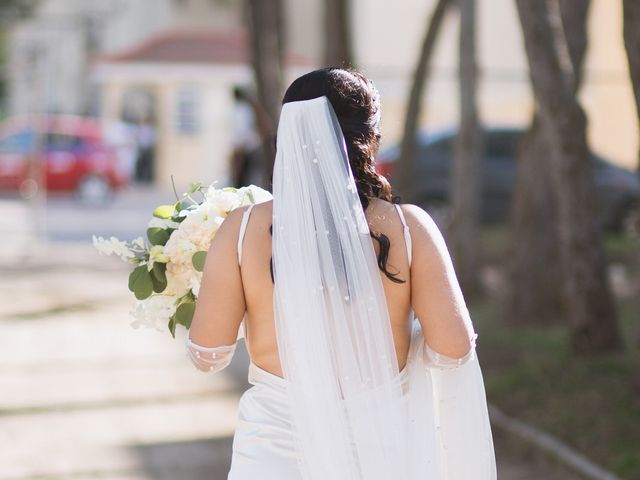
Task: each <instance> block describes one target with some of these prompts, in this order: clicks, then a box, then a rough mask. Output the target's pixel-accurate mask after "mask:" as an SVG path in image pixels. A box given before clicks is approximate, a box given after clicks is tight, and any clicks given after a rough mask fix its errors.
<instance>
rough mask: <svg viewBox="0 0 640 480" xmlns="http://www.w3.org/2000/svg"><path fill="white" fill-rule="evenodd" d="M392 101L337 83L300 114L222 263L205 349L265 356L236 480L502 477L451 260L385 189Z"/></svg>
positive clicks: (283, 120)
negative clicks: (386, 115)
mask: <svg viewBox="0 0 640 480" xmlns="http://www.w3.org/2000/svg"><path fill="white" fill-rule="evenodd" d="M379 141H380V100H379V95H378V92H377V90H376V89H375V87H374V86H373V84H372V82H371V81H370V80H368V79H367V78H365V77H364V76H363V75H362V74H360V73H358V72H355V71H350V70H343V69H337V68H328V69H321V70H316V71H313V72H311V73H308V74H306V75H303V76H302V77H300V78H298V79H297V80H295V81H294V82H293V83H292V84H291V86H290V87H289V89H288V90H287V92H286V93H285V96H284V99H283V108H282V113H281V117H280V124H279V127H278V138H277V155H276V160H275V166H274V171H273V200H272V201H270V202H265V203H261V204H258V205H255V206H250V207H248V208H247V207H243V208H241V209H236V210H234V211H233V212H231V213H230V214H229V216H228V217H227V218H226V219H225V221H224V223H223V225H222V226H221V228H220V230H219V231H218V233H217V234H216V236H215V238H214V240H213V243H212V245H211V249H210V251H209V253H208V256H207V260H206V265H205V270H204V276H203V280H202V285H201V288H200V294H199V298H198V304H197V309H196V312H195V316H194V319H193V323H192V326H191V329H190V333H189V338H187V344H186V347H187V351H188V353H189V355H190V358H191V359H192V361H193V362H194V364H195V365H196V366H197V367H198V368H199V369H201V370H205V371H212V372H216V371H219V370H221V369H223V368H225V367H226V366H227V365H228V364H229V362H230V361H231V357H232V355H233V352H234V350H235V345H236V339H237V338H238V336H239V331H240V330H242V333H241V335H244V337H245V341H246V345H247V349H248V351H249V355H250V357H251V363H250V367H249V382H250V383H251V384H252V385H253V387H252V388H250V389H249V390H248V391H246V392H245V393H244V394H243V396H242V398H241V400H240V406H239V418H238V424H237V429H236V432H235V436H234V441H233V456H232V462H231V470H230V472H229V477H228V478H229V479H232V480H250V479H251V480H253V479H262V480H271V479H273V480H275V479H278V480H294V479H305V480H307V479H312V480H315V479H324V480H356V479H357V480H391V479H400V480H405V479H407V480H413V479H431V480H458V479H464V480H466V479H469V480H471V479H473V480H485V479H495V478H496V470H495V468H496V467H495V459H494V452H493V442H492V436H491V429H490V426H489V420H488V414H487V405H486V399H485V392H484V386H483V381H482V374H481V371H480V367H479V365H478V360H477V357H476V354H475V339H476V334H475V333H474V328H473V325H472V322H471V320H470V317H469V312H468V310H467V307H466V305H465V302H464V299H463V296H462V293H461V291H460V287H459V285H458V282H457V280H456V276H455V273H454V270H453V267H452V263H451V259H450V257H449V253H448V251H447V248H446V245H445V243H444V240H443V238H442V235H441V234H440V232H439V230H438V228H437V227H436V225H435V224H434V222H433V221H432V219H431V218H430V217H429V215H428V214H427V213H426V212H425V211H424V210H422V209H421V208H419V207H417V206H414V205H399V204H398V203H395V202H394V199H393V197H392V192H391V187H390V186H389V183H388V182H387V180H386V179H385V178H384V177H383V176H381V175H379V174H378V173H376V171H375V160H374V157H375V155H376V152H377V149H378V144H379Z"/></svg>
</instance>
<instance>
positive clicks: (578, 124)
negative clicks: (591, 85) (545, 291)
mask: <svg viewBox="0 0 640 480" xmlns="http://www.w3.org/2000/svg"><path fill="white" fill-rule="evenodd" d="M516 5H517V8H518V14H519V17H520V23H521V26H522V33H523V37H524V45H525V51H526V54H527V58H528V61H529V75H530V78H531V85H532V87H533V92H534V96H535V98H536V100H537V103H538V105H539V109H540V117H541V119H542V121H543V122H545V123H546V124H547V125H548V130H546V131H548V132H549V133H550V135H551V138H550V140H551V144H552V146H553V148H554V150H555V151H556V154H557V160H556V162H554V165H553V169H552V170H553V172H552V173H553V183H554V185H555V189H556V193H557V198H558V207H559V208H558V218H559V233H560V235H559V238H560V252H561V259H562V266H563V270H564V275H563V287H564V288H563V291H564V295H565V302H566V305H567V316H568V321H569V325H570V327H571V340H572V347H573V349H574V351H575V352H576V353H595V352H601V351H607V350H614V349H619V348H620V347H621V338H620V333H619V330H618V326H617V323H616V308H615V304H614V301H613V295H612V293H611V289H610V286H609V284H608V282H607V264H606V259H605V253H604V246H603V241H602V230H601V229H600V227H599V226H598V225H597V223H596V220H595V219H596V215H595V208H594V207H595V204H594V185H593V176H592V172H591V168H592V166H591V162H590V158H589V155H590V152H589V148H588V145H587V138H586V117H585V114H584V111H583V110H582V108H581V106H580V104H579V103H578V101H577V99H576V95H575V91H574V88H573V80H572V79H571V78H570V77H569V76H568V75H567V74H566V72H565V71H564V70H563V68H562V64H561V61H560V56H559V53H558V48H557V46H556V43H557V42H555V41H554V35H553V29H552V27H551V22H550V17H549V9H548V6H547V3H546V2H540V1H539V0H516ZM541 261H542V259H541Z"/></svg>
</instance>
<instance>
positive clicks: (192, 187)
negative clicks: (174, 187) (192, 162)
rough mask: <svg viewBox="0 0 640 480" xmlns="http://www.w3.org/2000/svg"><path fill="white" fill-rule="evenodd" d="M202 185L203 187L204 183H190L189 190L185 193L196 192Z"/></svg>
mask: <svg viewBox="0 0 640 480" xmlns="http://www.w3.org/2000/svg"><path fill="white" fill-rule="evenodd" d="M203 187H204V185H203V184H202V183H201V182H196V183H192V184H191V185H190V186H189V191H188V192H187V195H191V194H192V193H196V192H197V191H199V190H200V189H202V188H203Z"/></svg>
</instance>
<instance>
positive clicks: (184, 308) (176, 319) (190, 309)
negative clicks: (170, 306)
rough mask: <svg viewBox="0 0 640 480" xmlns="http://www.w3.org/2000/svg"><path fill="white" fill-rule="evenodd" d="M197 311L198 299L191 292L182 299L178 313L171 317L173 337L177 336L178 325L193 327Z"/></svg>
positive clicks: (170, 327)
mask: <svg viewBox="0 0 640 480" xmlns="http://www.w3.org/2000/svg"><path fill="white" fill-rule="evenodd" d="M195 311H196V299H195V297H194V296H193V294H192V293H191V292H189V293H188V294H186V295H185V296H184V297H182V298H181V299H180V304H179V305H178V308H177V309H176V313H174V314H173V316H172V317H171V318H170V319H169V325H168V327H169V332H170V333H171V336H172V337H173V338H175V337H176V326H177V325H182V326H184V327H185V328H186V329H187V330H189V328H191V321H192V320H193V314H194V313H195Z"/></svg>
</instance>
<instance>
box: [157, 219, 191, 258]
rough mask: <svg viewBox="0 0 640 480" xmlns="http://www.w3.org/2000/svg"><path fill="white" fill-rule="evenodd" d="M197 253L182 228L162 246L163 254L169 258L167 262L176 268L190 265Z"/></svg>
mask: <svg viewBox="0 0 640 480" xmlns="http://www.w3.org/2000/svg"><path fill="white" fill-rule="evenodd" d="M185 222H186V220H185ZM183 223H184V222H183ZM197 251H198V249H197V248H196V246H195V245H194V244H193V242H191V240H190V239H189V236H188V235H187V234H186V230H185V229H183V228H180V229H178V230H176V231H175V232H173V233H172V234H171V236H170V237H169V240H167V243H166V245H165V246H164V254H165V255H166V256H168V257H169V262H170V263H173V264H176V265H178V266H182V265H191V258H192V257H193V254H194V253H196V252H197Z"/></svg>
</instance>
